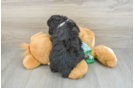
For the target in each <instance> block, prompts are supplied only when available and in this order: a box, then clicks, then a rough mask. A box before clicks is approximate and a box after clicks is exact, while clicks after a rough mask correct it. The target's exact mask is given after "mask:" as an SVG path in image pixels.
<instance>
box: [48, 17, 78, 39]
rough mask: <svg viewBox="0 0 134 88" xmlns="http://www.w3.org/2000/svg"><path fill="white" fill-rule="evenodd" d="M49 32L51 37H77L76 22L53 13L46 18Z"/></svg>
mask: <svg viewBox="0 0 134 88" xmlns="http://www.w3.org/2000/svg"><path fill="white" fill-rule="evenodd" d="M48 26H49V34H50V35H52V36H51V40H52V39H55V38H56V39H58V40H59V41H60V40H66V39H71V38H74V37H76V36H77V37H78V35H79V32H80V30H79V28H78V26H77V25H76V23H75V22H74V21H73V20H71V19H67V17H65V16H59V15H54V16H52V17H51V18H50V19H49V20H48Z"/></svg>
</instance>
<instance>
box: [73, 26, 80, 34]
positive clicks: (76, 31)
mask: <svg viewBox="0 0 134 88" xmlns="http://www.w3.org/2000/svg"><path fill="white" fill-rule="evenodd" d="M79 32H80V30H79V28H78V27H73V28H72V33H73V34H79Z"/></svg>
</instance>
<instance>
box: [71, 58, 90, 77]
mask: <svg viewBox="0 0 134 88" xmlns="http://www.w3.org/2000/svg"><path fill="white" fill-rule="evenodd" d="M87 70H88V65H87V62H86V61H85V60H82V61H80V62H79V63H78V64H77V65H76V67H75V68H74V69H73V70H72V71H71V72H70V74H69V76H68V77H69V78H71V79H77V78H81V77H82V76H83V75H85V74H86V73H87Z"/></svg>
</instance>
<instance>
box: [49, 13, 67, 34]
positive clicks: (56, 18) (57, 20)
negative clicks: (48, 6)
mask: <svg viewBox="0 0 134 88" xmlns="http://www.w3.org/2000/svg"><path fill="white" fill-rule="evenodd" d="M66 20H67V17H66V16H60V15H52V16H51V17H50V18H49V20H48V21H47V25H48V26H49V34H50V35H52V34H53V33H54V32H55V31H56V28H57V27H58V25H59V24H61V23H62V22H65V21H66Z"/></svg>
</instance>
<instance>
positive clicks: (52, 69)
mask: <svg viewBox="0 0 134 88" xmlns="http://www.w3.org/2000/svg"><path fill="white" fill-rule="evenodd" d="M50 69H51V71H52V72H58V70H57V69H55V68H54V67H53V66H52V65H51V64H50Z"/></svg>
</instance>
